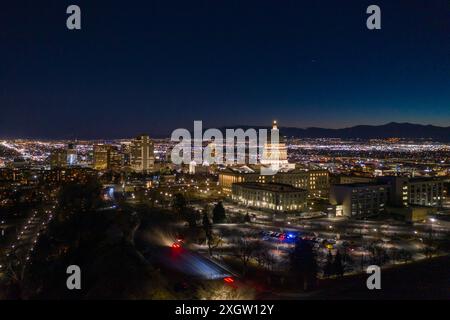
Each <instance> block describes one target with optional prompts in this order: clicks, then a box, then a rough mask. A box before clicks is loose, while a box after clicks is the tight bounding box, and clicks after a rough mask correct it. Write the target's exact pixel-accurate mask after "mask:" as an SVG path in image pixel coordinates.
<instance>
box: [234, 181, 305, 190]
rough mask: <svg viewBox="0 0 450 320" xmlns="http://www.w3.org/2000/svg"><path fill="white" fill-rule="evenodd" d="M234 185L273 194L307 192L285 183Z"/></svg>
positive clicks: (244, 183)
mask: <svg viewBox="0 0 450 320" xmlns="http://www.w3.org/2000/svg"><path fill="white" fill-rule="evenodd" d="M233 185H238V186H242V187H244V188H248V189H258V190H266V191H272V192H302V191H305V192H306V190H305V189H300V188H296V187H293V186H291V185H289V184H283V183H258V182H240V183H234V184H233Z"/></svg>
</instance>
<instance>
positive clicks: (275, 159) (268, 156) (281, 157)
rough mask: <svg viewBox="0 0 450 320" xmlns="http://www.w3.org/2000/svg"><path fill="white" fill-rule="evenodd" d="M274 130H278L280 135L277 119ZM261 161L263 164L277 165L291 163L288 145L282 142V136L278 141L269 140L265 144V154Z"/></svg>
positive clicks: (273, 125)
mask: <svg viewBox="0 0 450 320" xmlns="http://www.w3.org/2000/svg"><path fill="white" fill-rule="evenodd" d="M272 131H275V132H277V133H278V136H280V135H279V130H278V125H277V121H273V124H272ZM268 139H269V138H268ZM260 162H261V164H263V165H270V166H274V165H275V166H281V167H283V166H287V165H288V164H289V163H288V154H287V147H286V144H285V143H283V142H282V140H281V137H280V139H279V141H278V142H275V141H268V142H267V143H265V144H264V149H263V155H262V158H261V161H260Z"/></svg>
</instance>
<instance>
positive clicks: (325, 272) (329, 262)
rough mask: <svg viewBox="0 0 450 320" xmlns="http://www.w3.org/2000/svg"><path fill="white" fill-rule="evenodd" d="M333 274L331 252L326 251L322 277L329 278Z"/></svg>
mask: <svg viewBox="0 0 450 320" xmlns="http://www.w3.org/2000/svg"><path fill="white" fill-rule="evenodd" d="M332 274H333V256H332V255H331V250H328V254H327V261H326V262H325V266H324V268H323V275H324V276H325V277H326V278H329V277H331V275H332Z"/></svg>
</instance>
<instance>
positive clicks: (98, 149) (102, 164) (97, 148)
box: [93, 144, 110, 170]
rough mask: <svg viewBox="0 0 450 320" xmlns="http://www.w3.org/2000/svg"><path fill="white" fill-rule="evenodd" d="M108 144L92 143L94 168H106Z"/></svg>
mask: <svg viewBox="0 0 450 320" xmlns="http://www.w3.org/2000/svg"><path fill="white" fill-rule="evenodd" d="M109 149H110V148H109V146H108V145H103V144H102V145H94V154H93V159H94V163H93V168H94V169H95V170H106V169H108V154H109Z"/></svg>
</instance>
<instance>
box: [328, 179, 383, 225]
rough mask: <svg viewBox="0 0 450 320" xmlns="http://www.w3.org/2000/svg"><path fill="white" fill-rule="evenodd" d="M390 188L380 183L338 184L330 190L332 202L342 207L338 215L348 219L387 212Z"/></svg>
mask: <svg viewBox="0 0 450 320" xmlns="http://www.w3.org/2000/svg"><path fill="white" fill-rule="evenodd" d="M388 193H389V186H388V185H387V184H380V183H353V184H336V185H332V186H331V189H330V202H331V204H333V205H336V206H342V211H341V212H339V213H338V212H337V213H336V215H343V216H346V217H364V216H373V215H377V214H380V213H383V212H385V210H386V204H387V202H388V198H389V194H388Z"/></svg>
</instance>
